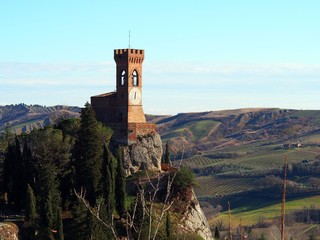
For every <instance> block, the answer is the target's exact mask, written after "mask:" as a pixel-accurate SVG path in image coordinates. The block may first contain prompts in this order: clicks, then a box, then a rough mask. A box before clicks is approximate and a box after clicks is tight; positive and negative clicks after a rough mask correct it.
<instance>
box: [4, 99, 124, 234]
mask: <svg viewBox="0 0 320 240" xmlns="http://www.w3.org/2000/svg"><path fill="white" fill-rule="evenodd" d="M111 135H112V130H111V129H109V128H107V127H105V126H103V125H102V124H100V123H99V122H97V121H96V119H95V115H94V111H93V109H92V107H91V105H90V104H88V103H87V104H86V105H85V108H83V109H82V110H81V118H80V119H65V120H62V121H61V122H60V123H59V124H58V125H57V126H54V127H52V126H49V127H46V128H44V129H41V130H37V131H34V132H32V133H30V134H24V135H21V136H19V137H18V136H15V137H12V136H10V133H9V132H7V134H5V136H4V139H3V140H2V142H1V149H2V155H0V157H2V160H3V165H2V169H3V171H2V182H1V185H2V188H1V189H2V196H3V197H2V203H1V204H2V206H3V208H2V209H6V210H8V211H9V210H10V211H15V212H19V213H22V214H24V217H25V222H24V225H23V228H22V229H21V230H20V232H21V233H22V239H30V240H32V239H59V240H61V239H64V238H66V239H80V240H81V239H112V234H111V232H110V231H109V230H108V229H106V228H104V227H103V225H102V224H101V223H100V222H99V221H98V220H97V219H96V218H95V217H94V216H93V215H92V213H91V212H90V211H89V210H90V209H88V208H87V207H85V206H84V204H83V202H81V201H80V200H79V198H77V197H76V196H75V192H80V191H85V199H86V201H88V203H89V206H90V207H92V208H93V207H95V206H97V205H99V206H100V212H101V214H102V215H103V216H104V219H105V221H108V220H110V221H111V219H110V216H112V215H113V214H116V215H118V216H122V215H123V214H124V212H125V208H126V205H125V201H126V192H125V184H126V183H125V181H126V180H125V174H124V170H123V166H122V156H121V149H120V148H119V149H118V150H117V151H114V152H115V153H113V152H112V151H111V150H110V148H109V142H110V138H111ZM62 212H63V213H64V217H62ZM2 214H5V212H3V213H2ZM63 218H64V221H62V219H63ZM67 219H68V220H67ZM63 223H67V224H66V226H65V228H68V229H65V230H64V229H63ZM65 235H66V236H65Z"/></svg>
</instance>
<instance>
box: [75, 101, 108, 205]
mask: <svg viewBox="0 0 320 240" xmlns="http://www.w3.org/2000/svg"><path fill="white" fill-rule="evenodd" d="M102 147H103V146H102V141H101V139H100V134H99V124H98V122H97V120H96V118H95V113H94V110H93V108H92V106H91V105H90V104H89V103H86V105H85V108H84V109H82V110H81V126H80V130H79V137H78V141H77V143H76V153H77V154H76V163H75V166H76V174H77V185H78V187H84V188H85V189H86V192H87V196H86V198H87V199H88V201H89V203H90V205H91V206H94V205H95V204H96V199H97V194H98V191H99V183H100V181H101V166H102V154H103V148H102Z"/></svg>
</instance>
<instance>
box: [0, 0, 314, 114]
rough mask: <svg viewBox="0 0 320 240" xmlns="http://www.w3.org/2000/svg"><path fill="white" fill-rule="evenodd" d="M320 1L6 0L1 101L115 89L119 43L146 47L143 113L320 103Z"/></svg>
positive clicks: (72, 97) (60, 100)
mask: <svg viewBox="0 0 320 240" xmlns="http://www.w3.org/2000/svg"><path fill="white" fill-rule="evenodd" d="M319 9H320V1H317V0H304V1H301V0H290V1H288V0H277V1H276V0H268V1H267V0H265V1H263V0H261V1H257V0H243V1H239V0H224V1H218V0H202V1H201V0H200V1H191V0H190V1H188V0H184V1H180V0H176V1H167V0H163V1H139V0H136V1H125V0H124V1H107V0H91V1H89V0H86V1H85V0H77V1H75V0H68V1H65V0H64V1H62V0H55V1H53V0H48V1H40V0H28V1H23V0H12V1H2V2H1V3H0V39H1V40H0V43H1V44H0V86H1V88H0V91H1V92H0V93H1V94H0V105H4V104H15V103H21V102H24V103H27V104H42V105H48V106H49V105H57V104H66V105H77V106H83V105H84V104H85V102H86V101H89V100H90V96H92V95H95V94H99V93H103V92H109V91H113V90H114V89H115V63H114V61H113V49H116V48H127V47H128V32H129V30H130V31H131V47H132V48H138V49H145V55H146V56H145V61H144V65H143V71H144V72H143V81H144V86H143V87H144V88H143V105H144V110H145V112H146V113H153V114H175V113H179V112H195V111H196V112H197V111H209V110H220V109H234V108H245V107H280V108H295V109H320V101H319V99H320V97H319V96H320V63H319V56H320V28H319V22H320V15H319Z"/></svg>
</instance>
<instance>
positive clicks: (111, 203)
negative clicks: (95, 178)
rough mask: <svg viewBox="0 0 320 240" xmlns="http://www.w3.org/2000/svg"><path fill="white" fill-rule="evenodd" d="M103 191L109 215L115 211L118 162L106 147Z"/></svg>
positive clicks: (103, 166)
mask: <svg viewBox="0 0 320 240" xmlns="http://www.w3.org/2000/svg"><path fill="white" fill-rule="evenodd" d="M102 164H103V165H102V178H103V180H102V191H103V197H104V200H105V206H106V210H107V212H108V213H112V212H113V211H114V210H115V186H116V166H117V160H116V159H115V157H114V156H113V154H112V153H111V151H110V149H109V148H108V147H106V146H104V148H103V163H102Z"/></svg>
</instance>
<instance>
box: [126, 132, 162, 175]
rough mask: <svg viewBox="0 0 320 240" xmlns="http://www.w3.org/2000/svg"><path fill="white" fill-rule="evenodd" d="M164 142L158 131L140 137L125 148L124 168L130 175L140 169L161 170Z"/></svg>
mask: <svg viewBox="0 0 320 240" xmlns="http://www.w3.org/2000/svg"><path fill="white" fill-rule="evenodd" d="M162 152H163V150H162V142H161V138H160V135H159V134H158V133H154V134H148V135H146V136H141V137H139V139H138V141H137V142H136V143H135V144H133V145H129V146H125V147H124V149H123V158H124V164H123V165H124V168H125V170H126V175H127V176H129V175H131V174H132V173H135V172H137V171H138V170H145V169H147V170H151V171H161V157H162Z"/></svg>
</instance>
